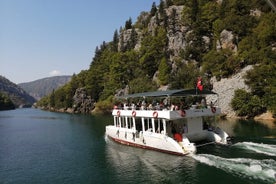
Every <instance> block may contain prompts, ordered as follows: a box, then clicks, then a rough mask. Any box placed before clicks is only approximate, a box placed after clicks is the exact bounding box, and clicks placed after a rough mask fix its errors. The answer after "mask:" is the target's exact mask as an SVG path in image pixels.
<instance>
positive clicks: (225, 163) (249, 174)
mask: <svg viewBox="0 0 276 184" xmlns="http://www.w3.org/2000/svg"><path fill="white" fill-rule="evenodd" d="M192 157H193V158H194V159H195V160H197V161H199V162H201V163H204V164H207V165H209V166H213V167H216V168H219V169H222V170H224V171H226V172H229V173H232V174H235V175H238V176H240V177H245V178H249V179H258V180H263V181H265V182H267V181H268V182H271V183H273V182H275V175H276V161H275V160H273V159H265V160H255V159H250V158H222V157H219V156H215V155H209V154H198V155H193V156H192Z"/></svg>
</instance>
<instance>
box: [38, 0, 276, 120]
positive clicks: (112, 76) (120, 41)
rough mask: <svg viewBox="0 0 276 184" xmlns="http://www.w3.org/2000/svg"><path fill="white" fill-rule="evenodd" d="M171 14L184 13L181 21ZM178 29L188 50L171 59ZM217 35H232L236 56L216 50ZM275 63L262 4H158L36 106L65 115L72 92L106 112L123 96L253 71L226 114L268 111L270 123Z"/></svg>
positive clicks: (275, 19) (273, 38) (273, 27)
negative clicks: (82, 94) (172, 41)
mask: <svg viewBox="0 0 276 184" xmlns="http://www.w3.org/2000/svg"><path fill="white" fill-rule="evenodd" d="M177 7H182V10H181V18H180V19H179V18H178V17H177V16H176V9H177ZM169 10H170V12H169ZM168 12H169V13H168ZM153 20H154V26H152V22H153ZM183 25H184V26H185V29H186V31H185V32H183V33H181V34H182V35H183V37H185V41H186V43H187V44H186V45H185V47H183V48H181V49H180V50H179V51H178V52H177V53H178V54H175V51H174V50H172V49H171V48H169V46H168V45H169V44H168V43H169V40H170V39H172V38H173V37H174V35H175V34H176V32H179V29H178V28H179V27H180V26H183ZM223 30H227V31H230V32H231V33H232V34H233V35H234V43H233V44H234V45H235V47H236V48H235V49H229V48H219V49H218V44H219V43H218V41H219V40H220V35H221V33H222V31H223ZM126 33H128V34H127V35H128V39H124V36H126ZM206 38H208V39H207V40H208V42H207V41H206ZM275 61H276V14H275V12H273V10H272V9H271V8H270V7H269V6H268V4H267V3H266V1H265V0H263V1H260V0H243V1H240V0H221V1H215V0H213V1H210V0H194V1H189V0H166V1H163V0H161V1H160V2H159V4H158V5H157V4H156V3H153V4H152V7H151V11H150V12H141V14H140V15H139V16H138V18H137V21H136V22H135V23H133V22H132V19H131V18H129V19H128V20H126V22H125V25H124V27H121V28H120V29H119V31H118V30H117V29H116V30H115V31H114V35H113V40H111V41H109V42H106V41H104V42H103V43H102V44H101V45H100V46H98V47H96V48H95V54H94V57H93V59H92V61H91V64H90V67H89V68H88V69H87V70H83V71H81V72H80V73H78V74H74V75H73V77H72V79H71V81H70V82H69V83H67V84H66V85H64V86H63V87H61V88H59V89H57V90H55V91H53V92H52V94H51V95H49V96H46V97H44V98H42V99H41V100H40V101H39V102H38V103H37V104H38V106H44V107H53V108H56V109H59V108H71V107H73V106H74V100H73V96H74V94H75V92H76V90H77V89H78V88H83V89H85V90H86V92H87V95H89V96H90V97H91V98H92V99H93V101H94V102H96V107H98V108H100V109H111V108H112V105H113V102H114V98H113V97H114V96H115V95H116V94H118V93H119V92H120V91H122V90H125V89H127V90H128V93H136V92H145V91H152V90H157V89H158V88H160V87H162V86H168V87H169V89H180V88H194V87H195V83H196V79H197V77H198V76H203V84H204V85H205V87H206V88H209V89H212V85H211V84H210V78H211V77H216V79H217V80H220V79H221V78H227V77H230V76H231V75H233V74H235V73H237V72H239V71H240V70H241V69H242V68H244V67H245V66H247V65H253V66H254V68H253V70H250V71H249V72H248V73H247V75H246V84H247V85H248V86H249V87H250V91H249V92H247V91H243V90H238V91H236V93H235V96H234V98H233V100H232V103H231V106H232V108H233V109H234V110H235V111H236V112H237V115H239V116H249V117H253V116H255V115H258V114H261V113H263V112H266V111H267V110H268V111H271V112H272V113H273V114H274V115H275V114H276V80H275V76H276V62H275ZM76 62H77V61H76Z"/></svg>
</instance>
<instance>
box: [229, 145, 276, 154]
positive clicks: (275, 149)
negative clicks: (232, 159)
mask: <svg viewBox="0 0 276 184" xmlns="http://www.w3.org/2000/svg"><path fill="white" fill-rule="evenodd" d="M233 146H235V147H239V148H242V149H247V150H251V151H253V152H256V153H260V154H265V155H269V156H276V145H272V144H263V143H254V142H239V143H236V144H234V145H233Z"/></svg>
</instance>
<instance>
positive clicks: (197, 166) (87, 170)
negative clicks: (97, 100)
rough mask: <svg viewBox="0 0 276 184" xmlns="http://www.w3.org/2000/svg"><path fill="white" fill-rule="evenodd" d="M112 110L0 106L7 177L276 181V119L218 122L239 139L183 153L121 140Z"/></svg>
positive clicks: (1, 178)
mask: <svg viewBox="0 0 276 184" xmlns="http://www.w3.org/2000/svg"><path fill="white" fill-rule="evenodd" d="M112 120H113V118H112V116H91V115H72V114H65V113H54V112H47V111H41V110H38V109H16V110H11V111H0V183H1V184H11V183H16V184H17V183H18V184H25V183H26V184H31V183H39V184H43V183H47V184H48V183H55V184H58V183H66V184H67V183H78V184H80V183H114V184H116V183H185V184H188V183H191V184H194V183H202V184H203V183H204V184H208V183H210V184H214V183H223V184H230V183H231V184H232V183H235V184H246V183H250V184H251V183H252V184H253V183H258V184H262V183H264V184H265V183H275V182H276V180H275V174H276V126H275V124H274V123H271V124H269V125H266V124H263V123H257V122H254V121H223V122H217V125H218V126H219V127H221V128H223V129H224V130H226V131H227V132H228V133H229V134H230V135H231V136H233V141H232V142H233V144H232V145H231V146H219V145H208V146H201V147H198V152H197V154H196V155H194V156H191V157H179V156H173V155H168V154H164V153H159V152H154V151H149V150H142V149H139V148H133V147H128V146H124V145H119V144H117V143H114V142H112V141H111V140H109V139H107V138H106V137H105V126H106V125H108V124H110V123H112Z"/></svg>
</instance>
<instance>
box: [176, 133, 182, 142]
mask: <svg viewBox="0 0 276 184" xmlns="http://www.w3.org/2000/svg"><path fill="white" fill-rule="evenodd" d="M174 139H175V140H176V141H177V142H181V141H182V135H181V134H180V133H176V134H174Z"/></svg>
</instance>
